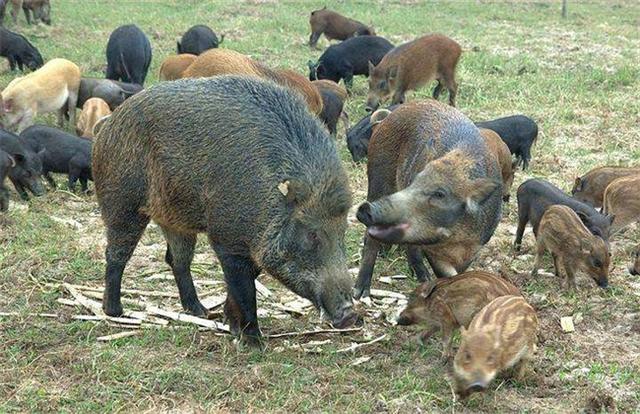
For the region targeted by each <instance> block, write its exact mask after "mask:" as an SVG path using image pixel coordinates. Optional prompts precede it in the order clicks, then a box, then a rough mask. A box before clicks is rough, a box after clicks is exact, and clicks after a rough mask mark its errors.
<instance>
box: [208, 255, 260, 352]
mask: <svg viewBox="0 0 640 414" xmlns="http://www.w3.org/2000/svg"><path fill="white" fill-rule="evenodd" d="M214 250H215V252H216V255H217V256H218V259H219V260H220V264H221V265H222V271H223V272H224V280H225V282H226V283H227V300H226V302H225V304H224V314H225V316H226V318H227V321H228V323H229V326H230V328H231V332H232V333H233V334H234V335H238V336H239V337H240V339H241V340H242V341H243V342H244V343H246V344H247V345H249V346H251V347H257V348H262V339H261V338H262V334H261V333H260V328H259V326H258V312H257V304H256V285H255V279H256V278H257V277H258V275H259V274H260V269H259V268H258V267H257V266H256V265H255V264H254V263H253V261H252V260H251V259H250V258H248V257H245V256H240V255H236V254H232V253H229V252H227V251H226V249H225V248H224V247H222V246H220V245H215V246H214Z"/></svg>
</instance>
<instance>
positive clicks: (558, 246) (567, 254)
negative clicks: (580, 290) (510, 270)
mask: <svg viewBox="0 0 640 414" xmlns="http://www.w3.org/2000/svg"><path fill="white" fill-rule="evenodd" d="M536 246H537V247H536V249H537V250H536V260H535V263H534V264H533V270H532V271H531V275H532V276H536V275H537V274H538V269H539V268H540V264H541V261H542V256H543V254H544V252H545V250H548V251H549V252H550V253H551V255H552V257H553V264H554V267H555V272H556V275H557V276H561V272H562V270H561V269H562V268H564V271H565V272H566V281H567V282H566V283H567V288H568V289H575V287H576V282H575V271H576V270H582V271H584V272H585V273H587V274H588V275H589V276H590V277H591V278H592V279H593V280H594V281H595V282H596V283H597V284H598V286H600V287H602V288H606V287H607V285H608V284H609V263H610V257H609V247H608V245H607V243H606V242H605V241H604V240H602V239H601V238H600V237H598V236H594V235H593V234H591V232H590V231H589V230H588V229H587V227H586V226H585V225H584V223H583V222H582V221H581V220H580V218H578V215H577V214H576V213H575V211H573V210H572V209H571V208H570V207H567V206H564V205H559V204H556V205H553V206H551V207H549V208H548V209H547V210H546V211H545V213H544V215H543V216H542V220H540V227H539V228H538V234H537V235H536Z"/></svg>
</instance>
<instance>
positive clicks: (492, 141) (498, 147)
mask: <svg viewBox="0 0 640 414" xmlns="http://www.w3.org/2000/svg"><path fill="white" fill-rule="evenodd" d="M480 134H481V135H482V137H483V138H484V139H485V140H486V141H487V145H488V146H489V149H490V150H491V152H492V153H493V155H494V156H495V157H496V161H498V165H499V166H500V172H501V174H502V201H504V202H505V203H506V202H507V201H509V198H511V195H510V193H511V186H512V185H513V177H514V173H515V167H516V165H515V163H513V162H512V161H511V152H509V147H507V144H505V143H504V142H503V141H502V139H500V136H499V135H498V134H496V133H495V132H494V131H492V130H490V129H485V128H480Z"/></svg>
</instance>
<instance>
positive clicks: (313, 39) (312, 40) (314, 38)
mask: <svg viewBox="0 0 640 414" xmlns="http://www.w3.org/2000/svg"><path fill="white" fill-rule="evenodd" d="M321 35H322V32H311V36H309V46H310V47H316V45H317V44H318V40H319V39H320V36H321Z"/></svg>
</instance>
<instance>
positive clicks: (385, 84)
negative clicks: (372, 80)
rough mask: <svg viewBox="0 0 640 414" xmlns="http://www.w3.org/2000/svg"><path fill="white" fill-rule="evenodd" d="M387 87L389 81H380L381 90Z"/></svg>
mask: <svg viewBox="0 0 640 414" xmlns="http://www.w3.org/2000/svg"><path fill="white" fill-rule="evenodd" d="M385 86H387V81H380V83H378V87H379V88H384V87H385Z"/></svg>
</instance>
